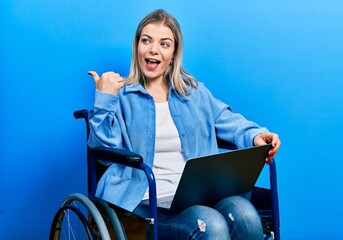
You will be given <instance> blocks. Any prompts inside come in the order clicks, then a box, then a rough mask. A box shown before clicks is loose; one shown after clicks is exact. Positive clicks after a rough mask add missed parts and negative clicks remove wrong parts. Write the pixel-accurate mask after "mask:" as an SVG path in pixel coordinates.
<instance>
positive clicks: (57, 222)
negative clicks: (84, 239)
mask: <svg viewBox="0 0 343 240" xmlns="http://www.w3.org/2000/svg"><path fill="white" fill-rule="evenodd" d="M88 115H89V112H88V110H78V111H75V112H74V118H75V119H84V120H85V123H86V129H87V139H88V136H89V123H88ZM217 140H218V147H219V148H221V149H231V150H232V149H237V147H236V146H235V145H234V144H232V143H230V142H226V141H223V140H220V139H217ZM100 159H101V160H106V161H109V162H113V163H117V164H122V165H125V166H129V167H134V168H137V169H140V170H142V171H143V172H144V173H145V175H146V176H147V179H148V183H149V196H151V197H150V198H149V217H148V218H146V219H142V218H141V217H139V216H137V215H135V214H133V213H131V212H129V211H126V210H124V209H121V208H119V207H118V206H114V205H113V204H111V203H108V202H106V201H104V200H102V199H100V198H97V197H95V191H96V187H97V182H98V180H99V179H100V177H101V175H102V174H103V173H104V171H105V170H106V167H105V166H104V165H102V164H101V163H99V162H98V160H100ZM87 171H88V172H87V175H88V197H85V196H83V195H82V194H79V193H75V194H72V195H70V196H69V197H67V198H66V200H65V201H64V202H63V203H62V205H61V207H60V209H59V210H58V211H57V213H56V214H55V217H54V219H53V222H52V224H51V229H50V237H49V239H50V240H52V239H62V238H61V234H60V232H61V231H62V230H64V228H67V230H68V231H69V226H67V227H63V224H64V223H65V222H68V220H64V218H66V217H68V214H67V211H68V212H69V211H71V212H72V213H73V214H76V215H77V217H78V218H79V220H80V221H81V225H82V227H83V228H84V229H85V234H86V235H87V236H88V239H96V238H95V234H94V232H96V234H97V235H98V236H99V237H100V238H99V239H111V236H110V232H109V230H108V228H107V226H106V222H109V223H110V224H107V225H110V227H111V228H112V229H113V231H114V234H115V236H116V239H118V240H122V239H124V240H125V239H127V235H126V232H125V230H124V227H123V224H122V222H121V220H119V218H118V216H121V217H123V216H126V217H129V218H136V219H137V220H138V221H140V222H141V223H143V224H145V230H146V234H145V236H146V239H154V240H156V239H158V233H157V226H158V218H157V200H156V183H155V177H154V174H153V172H152V170H151V168H150V167H148V166H147V165H146V164H144V162H143V158H142V157H141V156H140V155H138V154H136V153H134V152H131V151H128V150H124V149H117V148H107V147H96V148H89V147H88V146H87ZM269 178H270V179H269V182H270V189H265V188H260V187H254V189H253V191H252V198H251V202H252V204H253V205H254V206H255V208H256V209H257V211H258V213H259V215H260V217H261V221H262V225H263V231H264V234H265V239H269V238H272V239H276V240H280V216H279V202H278V190H277V176H276V164H275V160H273V161H271V162H270V163H269ZM74 202H78V203H79V204H81V205H83V206H84V207H85V209H86V213H82V212H81V211H79V210H78V207H77V206H75V205H72V204H73V203H74ZM86 214H87V216H84V215H86ZM104 219H105V220H104ZM91 222H92V224H93V227H91V226H90V225H91ZM68 224H69V222H68ZM94 226H96V227H94ZM94 229H96V230H94Z"/></svg>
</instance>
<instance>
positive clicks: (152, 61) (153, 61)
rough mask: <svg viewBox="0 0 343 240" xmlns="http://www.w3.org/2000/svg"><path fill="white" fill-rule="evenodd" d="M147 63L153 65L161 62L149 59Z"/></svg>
mask: <svg viewBox="0 0 343 240" xmlns="http://www.w3.org/2000/svg"><path fill="white" fill-rule="evenodd" d="M147 62H151V63H159V62H160V61H158V60H153V59H147Z"/></svg>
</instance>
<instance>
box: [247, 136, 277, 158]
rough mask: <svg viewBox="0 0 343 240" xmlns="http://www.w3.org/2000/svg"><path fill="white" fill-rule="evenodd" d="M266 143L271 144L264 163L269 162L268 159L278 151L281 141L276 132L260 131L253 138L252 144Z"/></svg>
mask: <svg viewBox="0 0 343 240" xmlns="http://www.w3.org/2000/svg"><path fill="white" fill-rule="evenodd" d="M267 143H271V144H272V146H273V148H272V149H271V150H270V151H269V153H268V157H267V158H266V163H270V161H271V160H272V159H273V158H274V157H275V155H276V154H277V153H278V151H279V147H280V145H281V141H280V139H279V136H278V135H277V134H275V133H271V132H265V133H260V134H258V135H256V137H255V138H254V146H260V145H265V144H267Z"/></svg>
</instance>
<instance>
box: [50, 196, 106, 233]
mask: <svg viewBox="0 0 343 240" xmlns="http://www.w3.org/2000/svg"><path fill="white" fill-rule="evenodd" d="M49 239H50V240H57V239H77V240H80V239H91V240H93V239H102V240H104V239H106V240H107V239H108V240H109V239H110V234H109V232H108V230H107V227H106V224H105V221H104V220H103V218H102V216H101V214H100V212H99V210H98V209H97V207H96V206H95V205H94V203H93V202H92V201H91V200H89V199H88V198H87V197H85V196H84V195H82V194H79V193H75V194H72V195H70V196H69V197H67V198H66V199H65V200H64V202H63V203H62V206H61V207H60V209H59V210H58V211H57V213H56V214H55V217H54V219H53V222H52V224H51V229H50V238H49Z"/></svg>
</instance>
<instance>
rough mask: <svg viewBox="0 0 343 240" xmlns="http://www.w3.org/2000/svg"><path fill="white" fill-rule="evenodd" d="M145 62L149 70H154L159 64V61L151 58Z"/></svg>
mask: <svg viewBox="0 0 343 240" xmlns="http://www.w3.org/2000/svg"><path fill="white" fill-rule="evenodd" d="M145 62H146V63H147V67H148V68H149V69H151V70H154V69H156V68H157V67H158V65H159V64H160V63H161V61H159V60H156V59H151V58H146V59H145Z"/></svg>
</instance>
